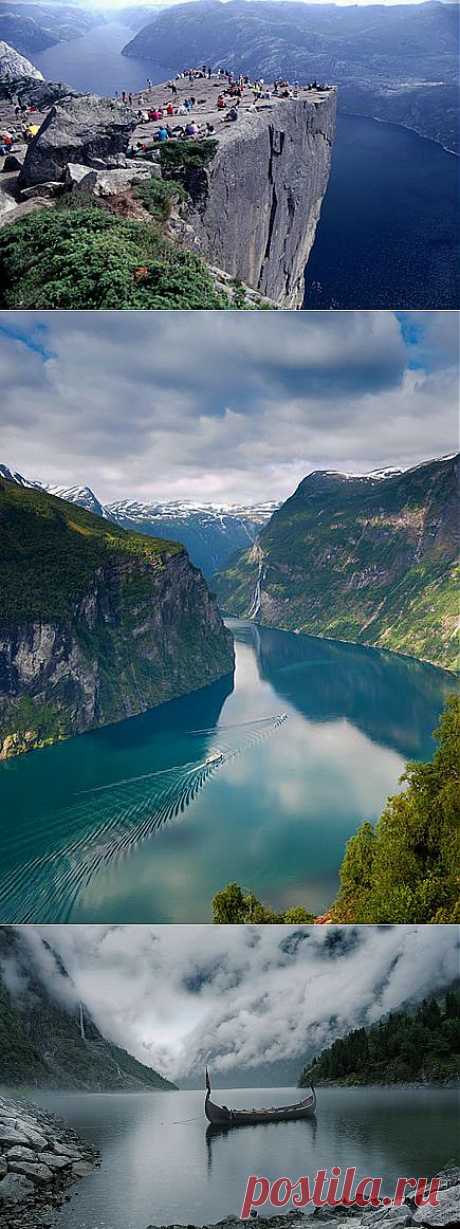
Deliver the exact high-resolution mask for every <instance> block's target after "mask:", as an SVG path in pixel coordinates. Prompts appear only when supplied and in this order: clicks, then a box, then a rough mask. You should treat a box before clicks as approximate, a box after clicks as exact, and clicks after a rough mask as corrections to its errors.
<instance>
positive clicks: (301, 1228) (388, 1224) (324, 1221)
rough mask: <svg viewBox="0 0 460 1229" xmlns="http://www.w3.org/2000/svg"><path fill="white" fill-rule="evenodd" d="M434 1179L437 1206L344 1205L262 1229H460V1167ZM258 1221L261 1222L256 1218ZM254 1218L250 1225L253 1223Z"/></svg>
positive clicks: (234, 1224)
mask: <svg viewBox="0 0 460 1229" xmlns="http://www.w3.org/2000/svg"><path fill="white" fill-rule="evenodd" d="M434 1177H436V1178H439V1179H440V1186H439V1195H438V1204H437V1207H426V1208H417V1207H416V1205H415V1203H414V1200H413V1199H411V1198H408V1199H406V1200H405V1202H404V1203H403V1204H402V1205H401V1207H399V1208H395V1207H393V1206H391V1205H390V1206H389V1207H381V1208H376V1209H371V1210H370V1211H369V1210H367V1209H365V1208H363V1209H360V1210H356V1208H355V1207H349V1206H348V1205H346V1204H343V1205H341V1206H339V1207H337V1208H316V1209H315V1211H314V1212H311V1213H308V1212H294V1211H291V1212H286V1213H285V1214H284V1215H279V1216H264V1217H261V1218H260V1222H261V1224H262V1225H263V1229H308V1226H309V1225H311V1226H312V1229H313V1226H316V1225H317V1226H318V1229H374V1226H375V1229H403V1227H404V1226H406V1225H407V1226H413V1229H458V1226H459V1225H460V1167H457V1166H454V1165H450V1166H447V1167H446V1168H445V1169H442V1170H440V1171H439V1172H438V1173H437V1174H435V1175H434ZM255 1219H259V1218H257V1217H254V1220H255ZM254 1220H253V1219H252V1218H251V1223H254ZM247 1223H249V1222H246V1221H241V1219H240V1217H238V1216H225V1217H224V1219H223V1220H219V1221H217V1222H215V1223H214V1224H212V1225H200V1226H195V1225H191V1224H188V1225H177V1224H171V1225H161V1226H160V1225H154V1224H153V1223H152V1224H151V1225H147V1229H238V1226H239V1227H240V1229H241V1225H242V1224H247Z"/></svg>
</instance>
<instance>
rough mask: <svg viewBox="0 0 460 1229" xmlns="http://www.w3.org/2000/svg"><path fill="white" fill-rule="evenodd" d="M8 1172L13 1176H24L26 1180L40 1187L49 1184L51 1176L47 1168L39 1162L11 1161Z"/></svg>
mask: <svg viewBox="0 0 460 1229" xmlns="http://www.w3.org/2000/svg"><path fill="white" fill-rule="evenodd" d="M9 1170H10V1172H11V1173H13V1174H24V1176H25V1177H26V1178H30V1179H31V1181H32V1182H37V1183H39V1184H40V1185H42V1184H43V1183H46V1182H51V1179H52V1176H53V1175H52V1173H51V1170H50V1169H48V1166H47V1165H42V1164H41V1163H40V1162H39V1161H36V1162H32V1161H11V1162H10V1164H9Z"/></svg>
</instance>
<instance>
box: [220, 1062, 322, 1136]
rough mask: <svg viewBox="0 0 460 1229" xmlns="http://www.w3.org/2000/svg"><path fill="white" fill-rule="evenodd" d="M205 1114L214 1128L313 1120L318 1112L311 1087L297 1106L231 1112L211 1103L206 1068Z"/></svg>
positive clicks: (275, 1106)
mask: <svg viewBox="0 0 460 1229" xmlns="http://www.w3.org/2000/svg"><path fill="white" fill-rule="evenodd" d="M204 1112H205V1114H206V1117H207V1119H208V1122H210V1123H211V1125H212V1126H213V1127H242V1126H245V1125H246V1124H248V1123H251V1124H253V1125H255V1124H256V1123H258V1122H290V1121H291V1119H292V1120H295V1119H297V1118H313V1116H314V1114H315V1112H316V1093H315V1090H314V1088H313V1085H311V1093H309V1095H308V1097H305V1100H304V1101H297V1102H296V1103H295V1105H273V1106H271V1107H270V1108H269V1109H252V1110H229V1109H228V1108H227V1106H226V1105H215V1103H214V1101H211V1082H210V1079H209V1075H208V1069H207V1068H206V1098H205V1103H204Z"/></svg>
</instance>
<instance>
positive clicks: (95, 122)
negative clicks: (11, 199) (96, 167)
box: [19, 94, 136, 188]
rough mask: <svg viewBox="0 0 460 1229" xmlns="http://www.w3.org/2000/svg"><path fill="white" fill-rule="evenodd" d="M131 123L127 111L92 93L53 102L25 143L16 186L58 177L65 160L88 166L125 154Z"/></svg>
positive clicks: (131, 119)
mask: <svg viewBox="0 0 460 1229" xmlns="http://www.w3.org/2000/svg"><path fill="white" fill-rule="evenodd" d="M135 127H136V118H135V116H134V115H133V113H132V112H131V111H128V110H126V109H123V110H122V109H121V107H119V106H117V105H116V103H113V102H110V101H109V100H108V99H102V98H98V97H97V96H96V95H95V94H82V95H80V96H78V97H68V98H65V99H63V100H62V101H61V102H57V103H56V104H55V105H54V106H52V107H51V110H50V111H49V113H48V115H47V116H46V119H44V121H43V123H42V125H41V128H40V131H39V132H38V133H37V135H36V137H35V138H34V140H33V141H32V142H31V144H30V145H29V148H28V151H27V156H26V159H25V162H24V166H23V168H22V171H21V174H20V177H19V187H20V188H28V187H30V186H31V185H32V184H40V183H45V182H47V181H48V180H59V179H60V178H61V177H62V174H63V171H64V168H65V166H66V165H67V163H68V162H78V163H80V164H83V165H84V166H91V165H92V161H93V160H94V159H95V158H99V159H105V158H107V157H109V156H110V155H112V154H120V153H122V154H125V153H126V151H127V149H128V145H129V140H130V136H131V133H132V132H133V131H134V128H135Z"/></svg>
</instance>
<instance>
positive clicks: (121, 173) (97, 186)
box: [77, 166, 155, 197]
mask: <svg viewBox="0 0 460 1229" xmlns="http://www.w3.org/2000/svg"><path fill="white" fill-rule="evenodd" d="M154 169H155V168H153V167H152V168H149V167H145V166H143V167H140V168H139V167H132V168H130V169H129V170H118V171H88V173H87V175H85V177H84V179H80V182H79V184H77V191H79V192H90V193H91V195H92V196H102V197H107V196H117V195H118V193H119V192H124V191H126V188H129V187H130V185H131V184H132V183H133V182H134V180H136V179H150V178H151V172H152V171H153V170H154Z"/></svg>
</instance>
